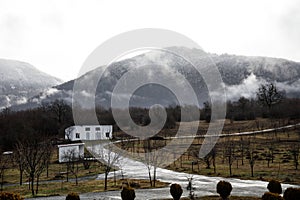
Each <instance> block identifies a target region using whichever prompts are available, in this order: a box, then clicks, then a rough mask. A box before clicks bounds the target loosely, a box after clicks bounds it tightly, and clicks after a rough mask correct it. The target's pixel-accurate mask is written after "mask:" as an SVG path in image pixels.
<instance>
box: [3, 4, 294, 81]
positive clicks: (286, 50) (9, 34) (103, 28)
mask: <svg viewBox="0 0 300 200" xmlns="http://www.w3.org/2000/svg"><path fill="white" fill-rule="evenodd" d="M138 28H163V29H169V30H173V31H176V32H179V33H181V34H184V35H186V36H187V37H189V38H191V39H192V40H194V41H196V42H197V43H198V44H199V45H200V46H202V47H203V49H204V50H206V51H208V52H212V53H219V54H221V53H230V54H239V55H253V56H270V57H281V58H286V59H290V60H295V61H300V1H297V0H282V1H275V0H266V1H264V0H249V1H248V0H247V1H246V0H236V1H233V0H226V1H224V0H220V1H216V0H206V1H204V0H195V1H192V0H185V1H183V0H182V1H174V0H151V1H146V0H136V1H135V0H127V1H125V0H120V1H114V0H107V1H103V0H102V1H101V0H95V1H92V0H87V1H83V0H82V1H76V0H69V1H68V0H26V1H22V0H19V1H16V0H0V58H8V59H15V60H21V61H25V62H29V63H30V64H32V65H34V66H35V67H37V68H38V69H40V70H42V71H44V72H46V73H48V74H51V75H53V76H56V77H58V78H61V79H63V80H65V81H67V80H70V79H73V78H76V76H77V74H78V72H79V69H80V67H81V65H82V63H83V62H84V60H85V59H86V58H87V56H88V55H89V54H90V53H91V52H92V51H93V50H94V49H95V48H96V47H97V46H98V45H100V44H101V43H102V42H104V41H106V40H107V39H109V38H111V37H112V36H115V35H117V34H119V33H122V32H125V31H130V30H133V29H138Z"/></svg>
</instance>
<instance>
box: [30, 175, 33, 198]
mask: <svg viewBox="0 0 300 200" xmlns="http://www.w3.org/2000/svg"><path fill="white" fill-rule="evenodd" d="M30 178H31V194H32V196H34V187H33V185H34V175H33V174H31V175H30Z"/></svg>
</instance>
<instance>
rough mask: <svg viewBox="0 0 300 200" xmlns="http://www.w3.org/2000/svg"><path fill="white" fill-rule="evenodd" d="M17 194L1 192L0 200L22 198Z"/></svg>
mask: <svg viewBox="0 0 300 200" xmlns="http://www.w3.org/2000/svg"><path fill="white" fill-rule="evenodd" d="M23 199H24V198H22V197H21V196H20V195H19V194H14V193H9V192H1V193H0V200H23Z"/></svg>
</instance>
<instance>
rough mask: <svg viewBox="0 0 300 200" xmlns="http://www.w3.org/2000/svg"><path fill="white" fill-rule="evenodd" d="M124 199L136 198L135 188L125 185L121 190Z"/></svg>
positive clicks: (132, 199) (131, 199)
mask: <svg viewBox="0 0 300 200" xmlns="http://www.w3.org/2000/svg"><path fill="white" fill-rule="evenodd" d="M121 197H122V200H134V198H135V192H134V189H133V188H130V187H124V188H123V190H122V192H121Z"/></svg>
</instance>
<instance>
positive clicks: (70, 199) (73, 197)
mask: <svg viewBox="0 0 300 200" xmlns="http://www.w3.org/2000/svg"><path fill="white" fill-rule="evenodd" d="M66 200H80V198H79V195H78V194H77V193H74V192H72V193H69V194H68V195H67V197H66Z"/></svg>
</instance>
